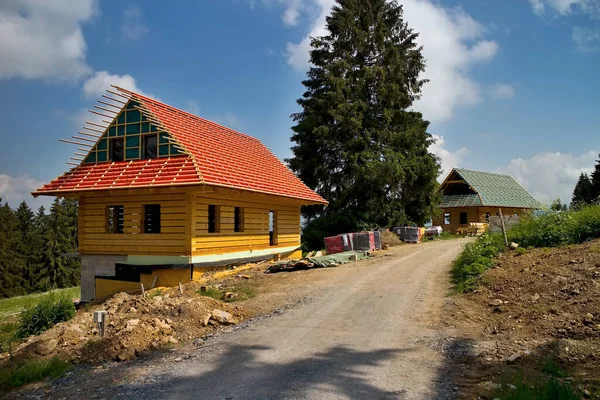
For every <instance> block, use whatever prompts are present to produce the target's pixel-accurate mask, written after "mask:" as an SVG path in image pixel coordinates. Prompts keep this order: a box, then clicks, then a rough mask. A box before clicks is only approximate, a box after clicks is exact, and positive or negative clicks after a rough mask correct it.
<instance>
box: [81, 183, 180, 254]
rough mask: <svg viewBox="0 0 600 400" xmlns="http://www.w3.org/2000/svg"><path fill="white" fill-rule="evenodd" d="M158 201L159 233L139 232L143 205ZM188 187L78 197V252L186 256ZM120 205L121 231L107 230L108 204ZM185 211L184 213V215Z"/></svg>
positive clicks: (123, 191) (122, 191)
mask: <svg viewBox="0 0 600 400" xmlns="http://www.w3.org/2000/svg"><path fill="white" fill-rule="evenodd" d="M145 204H160V213H161V232H160V233H142V219H143V207H144V205H145ZM190 204H191V200H190V196H189V190H186V189H185V188H164V189H152V190H148V189H131V190H114V191H111V192H91V193H86V194H82V195H81V196H80V197H79V252H80V254H114V255H177V256H179V255H186V254H187V255H189V253H190V251H191V249H190V247H191V246H190V236H191V235H190V222H189V218H188V217H187V215H189V208H190V207H189V205H190ZM115 205H122V206H123V207H124V229H123V233H108V232H107V229H108V227H107V225H108V211H107V208H108V207H109V206H115ZM186 214H187V215H186Z"/></svg>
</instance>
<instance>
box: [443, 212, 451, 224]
mask: <svg viewBox="0 0 600 400" xmlns="http://www.w3.org/2000/svg"><path fill="white" fill-rule="evenodd" d="M444 225H450V213H444Z"/></svg>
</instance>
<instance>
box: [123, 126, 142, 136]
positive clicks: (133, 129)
mask: <svg viewBox="0 0 600 400" xmlns="http://www.w3.org/2000/svg"><path fill="white" fill-rule="evenodd" d="M138 133H140V124H133V125H126V126H125V134H126V135H137V134H138Z"/></svg>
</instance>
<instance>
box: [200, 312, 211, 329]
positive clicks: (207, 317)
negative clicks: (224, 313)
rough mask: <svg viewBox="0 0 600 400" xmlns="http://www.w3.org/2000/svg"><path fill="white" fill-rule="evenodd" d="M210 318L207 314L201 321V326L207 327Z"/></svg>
mask: <svg viewBox="0 0 600 400" xmlns="http://www.w3.org/2000/svg"><path fill="white" fill-rule="evenodd" d="M210 317H212V314H207V315H206V317H204V320H202V326H208V321H210Z"/></svg>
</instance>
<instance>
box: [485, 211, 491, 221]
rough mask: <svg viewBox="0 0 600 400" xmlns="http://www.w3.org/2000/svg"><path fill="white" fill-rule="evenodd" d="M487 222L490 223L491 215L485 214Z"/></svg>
mask: <svg viewBox="0 0 600 400" xmlns="http://www.w3.org/2000/svg"><path fill="white" fill-rule="evenodd" d="M485 222H487V223H489V222H490V213H485Z"/></svg>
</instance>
